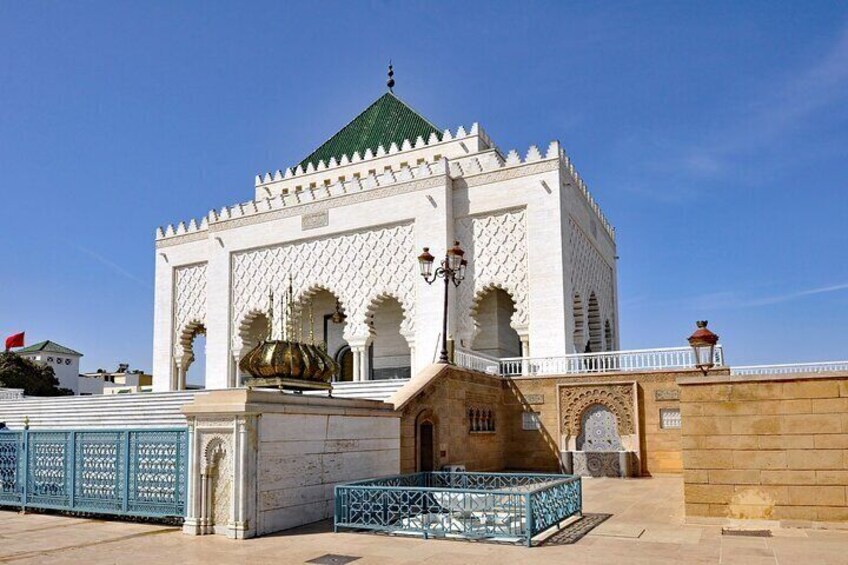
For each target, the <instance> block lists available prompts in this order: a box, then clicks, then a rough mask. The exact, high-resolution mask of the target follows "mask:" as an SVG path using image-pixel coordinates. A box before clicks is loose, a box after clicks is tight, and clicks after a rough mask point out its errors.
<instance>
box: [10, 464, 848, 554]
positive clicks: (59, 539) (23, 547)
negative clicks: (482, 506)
mask: <svg viewBox="0 0 848 565" xmlns="http://www.w3.org/2000/svg"><path fill="white" fill-rule="evenodd" d="M682 491H683V484H682V481H681V480H680V479H678V478H653V479H635V480H618V479H588V480H585V481H584V511H585V514H586V522H584V526H594V527H593V529H591V530H590V531H588V533H586V532H585V530H586V529H587V528H582V527H578V526H579V524H578V525H575V526H574V527H572V529H571V530H569V531H566V532H564V533H563V534H562V535H560V536H557V539H556V540H551V541H552V542H553V541H556V542H558V543H556V544H555V543H548V544H544V545H541V546H539V547H533V548H530V549H528V548H525V547H522V546H512V545H501V544H495V543H481V542H468V541H453V540H423V539H418V538H406V537H394V536H386V535H381V534H368V533H339V534H334V533H332V527H331V524H330V523H329V522H320V523H318V524H314V525H311V526H307V527H303V528H298V529H295V530H290V531H288V532H283V533H281V534H278V535H274V536H269V537H264V538H259V539H254V540H248V541H233V540H228V539H224V538H221V537H218V536H204V537H195V536H186V535H183V534H182V533H181V532H180V531H179V529H177V528H173V527H166V526H160V525H151V524H135V523H127V522H113V521H103V520H91V519H82V518H68V517H63V516H55V515H46V514H26V515H22V514H19V513H17V512H12V511H0V563H16V564H17V563H20V564H24V563H132V564H145V565H147V564H150V565H154V564H160V563H161V564H167V565H172V564H178V565H180V564H184V563H207V564H208V563H233V564H238V565H254V564H259V563H275V564H280V563H308V562H310V561H312V562H318V563H320V562H322V561H321V560H320V558H321V557H324V556H327V555H342V556H349V557H355V558H358V559H356V560H355V561H350V563H355V564H356V565H365V564H368V563H438V564H440V565H446V564H448V563H463V564H464V563H469V564H473V563H480V564H485V565H494V564H496V563H510V564H512V563H581V564H583V563H599V564H600V563H604V564H621V563H651V564H654V563H674V564H677V565H688V564H690V563H722V564H733V563H741V564H744V565H759V564H766V563H768V564H775V563H778V564H781V565H783V564H787V563H789V564H792V565H800V564H805V565H806V564H819V563H845V564H848V531H835V530H820V529H800V528H772V529H771V537H748V536H735V535H734V536H730V535H722V528H721V527H719V526H700V525H698V526H694V525H684V524H683V510H682V498H683V492H682ZM581 534H585V535H583V537H580V536H581ZM313 560H317V561H313ZM323 562H325V563H343V562H344V560H336V561H333V560H331V559H328V558H325V560H324V561H323Z"/></svg>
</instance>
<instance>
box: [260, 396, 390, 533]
mask: <svg viewBox="0 0 848 565" xmlns="http://www.w3.org/2000/svg"><path fill="white" fill-rule="evenodd" d="M336 404H337V406H338V405H339V403H338V402H337V403H336ZM321 408H323V410H315V409H313V410H311V411H312V412H317V413H311V414H310V413H301V414H297V415H292V414H265V415H263V416H262V419H261V421H260V426H259V453H258V458H259V461H258V465H257V493H258V501H259V508H258V513H257V514H258V516H257V533H258V534H259V535H262V534H265V533H270V532H277V531H280V530H285V529H288V528H293V527H295V526H299V525H301V524H308V523H311V522H316V521H318V520H324V519H326V518H330V517H332V515H333V487H334V486H335V485H336V484H337V483H340V482H347V481H355V480H360V479H370V478H373V477H382V476H384V475H392V474H396V473H397V472H398V470H399V469H400V429H399V420H398V419H397V418H385V417H375V416H374V415H368V414H360V415H356V414H344V413H341V414H339V413H333V412H332V411H329V410H327V407H321Z"/></svg>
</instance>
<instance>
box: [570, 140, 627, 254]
mask: <svg viewBox="0 0 848 565" xmlns="http://www.w3.org/2000/svg"><path fill="white" fill-rule="evenodd" d="M560 159H561V161H562V166H563V168H564V169H565V170H566V171H567V172H568V174H569V175H571V178H572V179H574V183H575V186H576V187H577V190H578V191H579V192H580V194H582V195H583V198H585V199H586V203H587V204H588V205H589V208H591V209H592V210H593V211H594V212H595V215H596V216H597V217H598V219H599V220H600V222H601V225H602V226H604V229H605V230H606V232H607V233H608V234H609V236H610V238H611V239H612V240H613V241H615V227H614V226H613V225H612V224H611V223H610V222H609V220H607V217H606V216H605V215H604V213H603V212H602V211H601V207H600V205H599V204H598V203H597V202H596V201H595V199H594V197H593V196H592V193H591V192H589V187H588V186H587V185H586V183H585V182H584V181H583V179H582V178H581V177H580V173H578V172H577V169H576V168H575V167H574V163H572V162H571V159H570V158H569V157H568V155H566V154H565V151H561V157H560Z"/></svg>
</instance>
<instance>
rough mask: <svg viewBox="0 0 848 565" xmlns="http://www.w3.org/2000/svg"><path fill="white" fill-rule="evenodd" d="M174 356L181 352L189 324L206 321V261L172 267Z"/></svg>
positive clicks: (177, 356) (178, 355) (176, 356)
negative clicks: (184, 333)
mask: <svg viewBox="0 0 848 565" xmlns="http://www.w3.org/2000/svg"><path fill="white" fill-rule="evenodd" d="M173 312H174V323H173V326H172V327H173V328H174V337H173V340H172V341H171V343H173V345H174V357H175V358H179V357H180V356H181V355H182V353H183V346H182V344H181V343H180V339H181V337H182V334H183V332H185V331H186V329H187V328H188V326H189V325H191V324H195V325H197V324H205V323H206V263H199V264H196V265H188V266H186V267H177V268H176V269H174V308H173Z"/></svg>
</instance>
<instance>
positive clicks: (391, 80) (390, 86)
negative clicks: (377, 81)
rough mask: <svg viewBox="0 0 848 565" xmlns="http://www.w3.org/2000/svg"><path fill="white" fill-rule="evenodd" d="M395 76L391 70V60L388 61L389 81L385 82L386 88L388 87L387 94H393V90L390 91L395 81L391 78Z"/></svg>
mask: <svg viewBox="0 0 848 565" xmlns="http://www.w3.org/2000/svg"><path fill="white" fill-rule="evenodd" d="M394 76H395V71H394V70H392V60H391V59H389V80H387V81H386V86H388V87H389V92H391V93H392V94H394V90H392V89H393V88H394V86H395V79H394V78H392V77H394Z"/></svg>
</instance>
